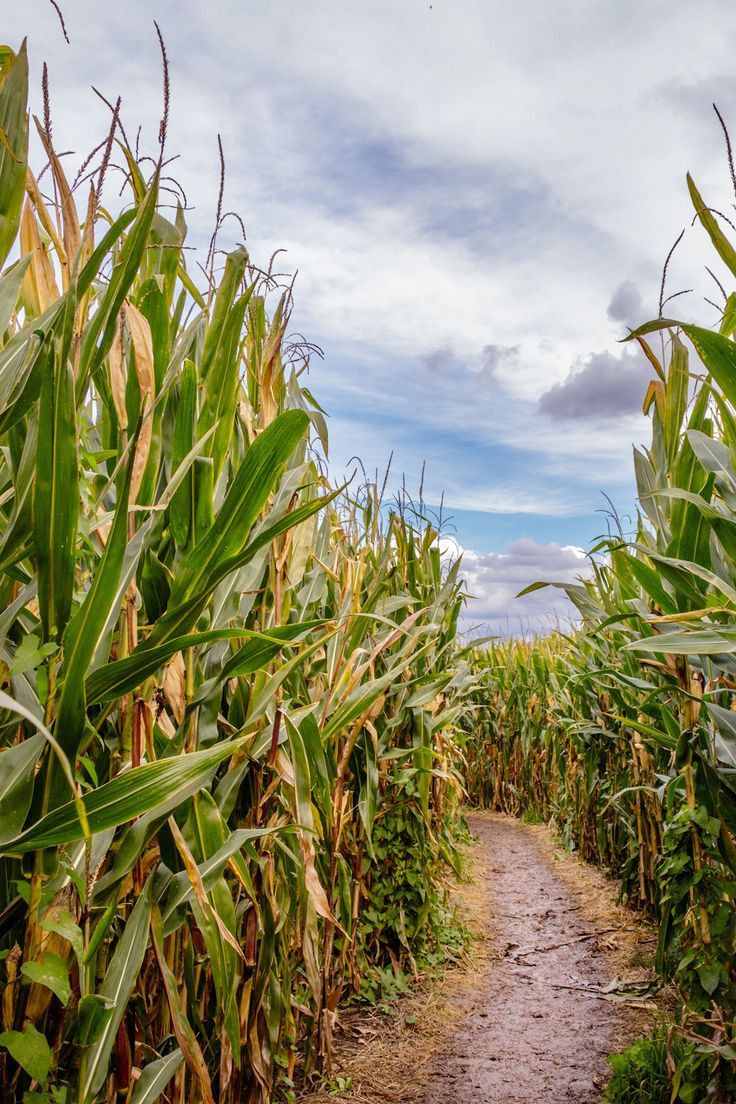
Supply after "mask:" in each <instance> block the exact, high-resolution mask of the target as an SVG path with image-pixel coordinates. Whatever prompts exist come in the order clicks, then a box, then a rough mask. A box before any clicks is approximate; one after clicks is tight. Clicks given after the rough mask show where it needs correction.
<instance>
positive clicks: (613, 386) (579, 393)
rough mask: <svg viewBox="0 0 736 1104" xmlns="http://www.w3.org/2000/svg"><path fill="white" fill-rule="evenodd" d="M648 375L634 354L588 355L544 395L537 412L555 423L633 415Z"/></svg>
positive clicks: (640, 360) (638, 405)
mask: <svg viewBox="0 0 736 1104" xmlns="http://www.w3.org/2000/svg"><path fill="white" fill-rule="evenodd" d="M650 375H651V369H650V367H649V365H648V364H647V362H646V361H645V359H644V358H643V357H642V356H640V355H638V354H636V353H629V352H623V353H622V354H621V355H620V356H614V355H613V354H612V353H592V354H591V355H590V356H589V357H587V359H586V360H585V361H584V362H583V363H582V364H581V365H579V366H576V367H574V368H572V369H571V370H570V372H569V374H568V376H567V379H565V380H563V381H562V383H556V384H555V385H554V387H550V389H549V391H545V392H544V394H543V395H542V397H541V398H540V400H539V411H540V413H541V414H546V415H547V416H548V417H550V418H553V419H554V420H556V421H559V420H562V419H568V418H569V419H574V418H612V417H616V416H618V415H622V414H635V413H636V412H637V411H638V410H639V409H640V408H641V403H642V399H643V398H644V392H645V390H646V386H647V381H648V379H649V377H650Z"/></svg>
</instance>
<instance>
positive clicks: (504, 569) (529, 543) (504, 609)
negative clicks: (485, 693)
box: [463, 537, 588, 636]
mask: <svg viewBox="0 0 736 1104" xmlns="http://www.w3.org/2000/svg"><path fill="white" fill-rule="evenodd" d="M587 573H588V561H587V560H586V558H585V557H584V556H583V553H582V552H581V550H580V549H579V548H574V547H572V546H566V545H560V544H555V543H553V542H551V543H549V544H541V543H539V542H537V541H535V540H533V539H532V538H531V537H523V538H521V539H520V540H516V541H514V542H513V543H512V544H510V545H509V546H508V547H507V548H506V549H505V550H504V551H503V552H473V551H471V550H465V552H464V553H463V575H464V578H465V581H466V587H467V590H468V591H469V593H470V594H471V595H472V597H471V598H470V599H469V600H468V604H467V607H466V609H465V611H464V614H463V626H464V628H465V629H466V631H467V630H471V629H473V628H475V627H477V626H480V627H482V631H484V632H489V633H492V634H495V635H500V636H511V635H517V634H518V633H520V632H522V633H527V632H528V633H539V632H549V631H550V630H551V629H553V628H555V627H556V626H557V625H560V624H562V625H568V624H569V623H570V622H571V621H572V620H576V619H577V611H576V610H575V607H574V606H573V605H572V603H571V602H570V601H569V600H568V598H567V596H566V594H565V593H564V591H561V590H557V589H556V588H555V589H552V588H545V589H544V590H537V591H533V592H532V593H531V594H529V595H526V596H525V597H524V598H520V599H518V600H517V598H516V595H517V594H518V593H519V591H521V590H523V589H524V587H526V586H528V585H529V583H533V582H536V581H537V580H539V579H543V580H547V579H549V580H553V581H555V582H566V583H574V582H577V580H578V577H579V576H581V575H586V574H587Z"/></svg>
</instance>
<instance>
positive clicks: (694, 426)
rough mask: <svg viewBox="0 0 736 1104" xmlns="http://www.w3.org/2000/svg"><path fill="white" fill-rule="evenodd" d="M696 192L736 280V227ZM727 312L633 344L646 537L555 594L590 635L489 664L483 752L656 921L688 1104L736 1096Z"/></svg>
mask: <svg viewBox="0 0 736 1104" xmlns="http://www.w3.org/2000/svg"><path fill="white" fill-rule="evenodd" d="M688 188H689V192H690V197H691V200H692V203H693V207H694V210H695V219H696V221H697V222H699V223H700V225H701V226H702V228H703V230H704V231H705V232H706V234H707V237H708V238H709V239H710V243H711V244H712V246H713V248H714V249H715V251H716V253H717V254H718V256H719V257H720V259H721V261H722V262H723V264H724V265H725V267H726V268H727V269H728V270H729V271H730V273H731V274H732V276H734V277H736V249H734V247H733V245H732V244H731V242H730V241H729V240H728V238H727V237H726V235H725V233H724V231H723V223H724V218H723V217H721V216H719V215H718V213H717V212H716V213H713V212H712V211H711V209H710V208H709V207H708V206H707V205H706V203H705V201H704V200H703V199H702V198H701V195H700V193H699V191H698V189H697V187H696V185H695V183H694V182H693V180H692V179H691V178H690V177H688ZM719 309H720V313H721V317H720V322H719V324H718V326H717V327H715V328H713V329H705V328H701V327H698V326H694V325H689V324H686V323H681V322H678V321H676V320H673V319H666V318H661V317H660V318H658V319H656V320H655V321H653V322H651V323H649V324H646V325H643V326H642V327H641V328H640V329H638V330H636V331H635V332H634V333H633V334H632V335H631V340H635V341H638V343H639V345H640V346H641V348H642V350H643V352H644V353H645V355H646V357H647V359H648V361H649V364H650V365H651V368H652V382H651V383H650V385H649V388H648V390H647V392H646V396H645V398H644V412H645V413H648V414H649V415H650V418H651V425H652V437H651V445H650V447H649V448H648V449H635V451H634V464H635V474H636V482H637V490H638V499H639V503H640V510H641V512H640V514H639V515H638V517H637V523H636V528H635V531H634V532H633V533H631V534H624V533H623V532H620V533H617V534H614V536H613V537H609V538H606V539H605V540H602V541H601V543H600V544H599V545H598V546H597V547H596V548H595V549H594V550H593V552H594V555H593V557H592V566H591V574H590V575H589V577H587V578H585V577H584V578H582V579H581V581H580V582H579V584H576V585H573V586H568V585H566V584H562V583H552V584H551V585H556V586H563V587H564V589H565V590H566V591H567V593H568V595H569V597H570V599H571V600H572V601H573V603H574V604H575V606H576V607H577V610H578V612H579V615H580V628H579V630H577V631H573V632H571V633H570V634H568V635H564V634H562V633H558V634H556V635H554V636H552V637H548V638H546V639H542V640H538V641H527V642H524V641H513V642H508V643H503V642H499V643H496V644H494V645H492V646H491V647H490V648H488V649H486V650H479V651H478V652H477V653H476V655H475V665H476V668H477V670H478V672H479V674H480V677H481V688H480V690H479V691H478V692H477V694H476V706H477V709H476V711H475V712H474V714H473V717H474V721H473V728H472V730H471V731H470V732H469V736H468V748H467V761H468V766H467V775H466V781H467V785H468V789H469V792H470V795H471V797H472V799H473V800H474V801H475V802H477V803H478V804H481V805H487V806H490V807H493V808H495V809H499V810H502V811H505V812H509V813H514V814H525V815H527V816H529V817H531V818H541V819H544V820H550V821H551V822H552V823H553V824H554V825H555V826H556V828H557V830H558V831H559V833H560V835H561V836H562V838H563V839H564V840H565V842H566V843H567V844H568V846H570V847H571V848H574V849H576V850H577V851H578V852H579V853H580V854H581V855H582V856H583V857H584V858H585V859H588V860H590V861H591V862H595V863H599V864H601V865H602V866H604V867H606V868H608V869H609V870H610V871H611V872H612V873H613V874H614V875H615V876H616V877H617V878H618V879H620V883H621V892H622V894H623V896H624V898H625V899H626V900H627V901H629V902H630V903H631V904H633V905H636V906H639V907H642V908H645V909H648V910H649V911H650V912H651V913H652V914H653V915H654V916H655V917H656V919H657V921H658V924H659V939H658V946H657V956H656V965H657V968H658V970H659V972H660V973H661V975H662V976H663V977H664V978H667V979H669V980H671V981H672V983H673V984H674V985H675V987H676V991H677V993H678V996H679V1000H680V1005H681V1008H680V1012H679V1015H678V1027H679V1031H680V1037H684V1038H685V1039H686V1040H688V1041H690V1042H691V1043H694V1044H695V1045H696V1050H695V1053H696V1056H697V1069H696V1070H695V1071H694V1072H693V1070H690V1071H689V1072H687V1071H684V1070H683V1069H681V1068H675V1065H674V1064H673V1071H672V1086H673V1095H672V1100H673V1101H674V1100H682V1101H698V1102H699V1101H701V1100H705V1099H708V1100H711V1099H713V1100H719V1101H728V1100H733V1099H734V1095H733V1094H734V1092H735V1091H736V1028H735V1025H734V1017H735V1016H736V963H735V962H734V953H735V951H736V628H735V627H734V626H735V620H734V619H735V617H736V343H735V342H734V334H736V293H733V292H732V293H730V294H729V293H727V292H726V290H725V289H724V290H723V303H722V307H721V308H719ZM693 352H694V354H695V355H694V356H693ZM542 585H547V584H544V583H541V582H540V583H532V584H531V585H530V587H529V588H527V589H528V590H531V589H535V588H536V587H539V586H542Z"/></svg>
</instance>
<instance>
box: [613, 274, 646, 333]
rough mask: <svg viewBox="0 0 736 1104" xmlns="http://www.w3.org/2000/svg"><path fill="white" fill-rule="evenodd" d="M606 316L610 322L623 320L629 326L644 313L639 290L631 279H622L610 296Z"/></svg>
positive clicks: (638, 320) (637, 320)
mask: <svg viewBox="0 0 736 1104" xmlns="http://www.w3.org/2000/svg"><path fill="white" fill-rule="evenodd" d="M607 313H608V317H609V318H610V319H611V321H612V322H625V323H626V324H627V325H629V326H633V325H635V324H636V323H637V322H640V321H641V320H642V318H643V315H644V303H643V301H642V297H641V292H640V291H639V289H638V287H637V286H636V284H635V283H634V282H633V281H632V280H624V282H623V283H622V284H619V286H618V287H617V288H616V290H615V291H614V293H613V295H612V296H611V302H610V303H609V304H608V312H607Z"/></svg>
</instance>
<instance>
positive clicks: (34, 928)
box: [0, 44, 472, 1104]
mask: <svg viewBox="0 0 736 1104" xmlns="http://www.w3.org/2000/svg"><path fill="white" fill-rule="evenodd" d="M0 65H1V68H0V136H1V137H2V141H0V591H1V593H2V607H3V612H2V613H1V614H0V856H1V859H0V948H2V969H3V970H4V973H5V978H4V988H3V997H2V1032H1V1033H0V1083H1V1084H2V1085H3V1099H4V1100H9V1101H11V1100H17V1101H21V1100H25V1101H27V1102H31V1101H32V1104H43V1102H51V1101H53V1102H54V1104H92V1102H94V1101H101V1100H112V1099H115V1098H116V1096H117V1098H118V1099H121V1100H122V1099H125V1100H126V1101H128V1102H129V1104H151V1102H153V1101H155V1100H158V1099H161V1100H165V1101H167V1102H169V1104H174V1102H180V1101H184V1100H187V1101H189V1102H192V1104H197V1102H203V1104H212V1102H213V1101H214V1100H215V1099H216V1100H218V1101H220V1102H222V1104H226V1102H227V1101H236V1100H238V1101H240V1100H247V1101H251V1102H256V1101H267V1100H270V1099H271V1098H272V1096H273V1094H274V1093H275V1092H276V1091H281V1090H283V1091H284V1092H288V1091H290V1086H291V1085H293V1083H294V1080H295V1079H296V1078H297V1076H304V1075H305V1074H308V1073H309V1072H310V1071H311V1070H314V1069H315V1068H317V1067H319V1066H322V1065H324V1064H326V1063H327V1064H328V1063H329V1056H330V1047H331V1037H332V1031H333V1027H334V1021H335V1018H336V1016H337V1014H338V1009H339V1005H340V1002H341V1000H343V999H345V998H346V997H347V996H349V995H350V994H363V995H364V996H365V995H366V994H368V995H370V993H371V992H372V991H373V990H372V989H371V978H372V977H374V976H375V975H376V972H377V971H381V970H386V969H389V970H391V971H393V972H394V974H395V975H396V976H399V975H400V974H401V973H402V971H405V970H411V969H415V970H416V968H417V965H416V964H417V958H420V957H421V955H422V954H423V953H425V951H427V949H433V948H435V949H436V947H437V945H438V941H439V939H440V937H441V930H440V929H441V924H442V923H443V922H444V919H445V914H444V912H443V890H442V885H443V881H442V879H443V869H446V868H448V867H449V866H451V865H452V864H453V863H454V862H456V842H455V833H454V825H455V823H456V818H457V807H458V802H459V796H460V792H461V783H460V778H459V774H458V764H459V762H460V760H459V751H458V743H457V734H458V731H459V727H460V722H461V718H462V714H463V709H464V704H463V703H464V700H465V697H466V696H467V693H468V692H469V690H470V689H471V687H472V675H471V673H470V671H469V668H468V665H467V663H466V662H465V661H464V660H463V659H462V657H461V656H460V655H459V653H458V652H457V651H456V649H455V648H454V638H455V632H456V625H457V617H458V613H459V609H460V606H461V603H462V588H461V581H460V579H459V564H458V563H455V564H452V565H447V564H443V563H442V561H441V559H440V553H439V549H438V544H437V540H436V537H437V533H436V531H435V530H434V529H433V528H432V527H431V526H428V525H427V524H425V523H423V522H417V523H414V524H412V522H411V521H410V520H409V514H408V513H407V511H406V510H403V509H395V510H393V511H389V510H387V509H386V508H385V506H384V505H383V504H382V502H381V495H380V493H379V491H378V489H377V488H376V487H375V486H370V485H369V486H366V487H364V488H362V489H361V490H360V491H354V490H352V489H346V488H337V489H335V488H334V487H332V486H331V485H330V484H329V481H328V479H327V478H326V476H325V475H324V467H323V463H322V458H323V455H324V452H325V451H326V449H327V429H326V421H325V417H324V413H323V411H322V409H321V407H320V406H319V404H318V403H317V401H316V400H315V399H314V397H313V395H312V393H311V391H310V390H309V389H308V388H307V387H305V386H304V385H303V377H304V372H305V370H306V368H307V366H308V348H307V347H305V346H304V344H303V343H302V342H300V341H292V340H290V339H289V337H288V326H289V317H290V312H291V305H292V294H291V288H290V287H285V288H282V287H279V285H278V282H277V280H276V279H275V278H274V277H273V276H272V274H271V273H270V272H269V271H266V270H263V269H261V268H259V267H258V266H257V265H256V264H255V263H254V262H253V261H252V260H251V258H250V256H249V254H248V252H247V250H246V248H245V247H244V246H243V245H239V246H237V247H236V248H234V249H232V250H231V251H230V252H228V253H227V255H225V257H224V262H223V263H222V264H221V263H220V256H221V254H220V253H219V251H217V250H216V248H215V238H213V243H212V247H211V249H210V254H209V256H208V258H207V262H206V264H205V266H204V271H205V278H204V280H203V279H202V278H200V279H199V280H198V279H197V278H196V273H194V272H192V271H190V270H189V268H188V266H187V245H186V235H187V227H186V223H185V213H184V210H183V206H182V205H181V204H180V203H178V202H177V203H176V204H175V205H174V210H173V213H172V211H171V204H170V202H169V200H170V182H169V183H166V182H165V171H164V167H163V165H164V158H163V145H164V141H165V136H166V112H167V111H168V103H167V104H166V110H165V113H164V120H163V122H162V126H161V134H160V149H159V152H158V155H157V157H155V158H153V159H151V158H143V157H140V158H139V157H138V155H137V152H136V151H135V150H133V149H132V148H131V147H130V145H129V144H128V143H127V140H126V137H125V131H124V129H123V128H122V123H121V121H120V118H119V104H118V105H115V106H114V108H113V113H112V124H111V128H110V132H109V134H108V135H107V138H106V139H105V140H104V141H103V142H102V143H101V145H100V146H99V147H98V149H97V150H96V151H95V153H94V154H93V155H92V156H91V158H89V159H87V161H86V162H85V163H84V165H83V166H82V169H81V170H80V173H79V174H78V176H77V179H76V180H74V181H72V182H70V180H69V179H68V177H67V175H66V172H65V169H64V167H63V165H62V162H61V159H60V158H59V156H57V153H56V151H55V149H54V145H53V142H52V134H51V125H50V120H49V118H48V112H46V113H45V114H44V119H43V121H39V120H38V119H35V118H34V119H33V123H32V125H33V126H34V127H35V130H36V132H37V134H38V137H39V141H40V144H41V148H42V149H43V154H44V158H45V161H46V164H45V166H44V167H43V174H39V175H38V176H37V175H35V174H34V172H33V170H32V168H31V167H30V165H29V163H28V132H29V117H28V112H27V96H28V64H27V56H26V47H25V44H24V45H23V46H22V47H21V49H20V50H19V51H17V52H15V51H13V50H11V49H9V48H3V50H2V51H1V52H0ZM166 84H167V87H168V80H167V82H166ZM118 162H119V164H118ZM115 170H119V172H120V176H121V178H122V179H123V181H124V189H125V191H124V195H125V199H124V200H122V201H121V202H120V203H119V205H118V206H119V209H115V210H113V209H110V208H109V207H108V206H107V205H106V203H105V201H104V195H103V186H104V184H105V181H106V179H107V178H108V177H109V176H110V174H111V173H112V172H113V171H115ZM43 176H45V183H44V182H43ZM42 188H45V189H46V190H45V191H44V190H42ZM85 188H86V189H87V195H86V198H84V200H81V201H80V200H79V197H80V196H81V194H82V192H83V191H84V189H85ZM49 192H50V194H47V193H49ZM219 211H220V209H218V225H217V226H216V233H217V231H218V230H219V229H220V225H219V224H220V221H221V219H220V213H219ZM399 822H400V824H401V830H402V831H403V832H404V833H405V834H406V838H410V839H411V840H413V841H414V843H415V844H416V845H417V846H418V847H420V848H421V853H422V855H423V856H424V858H425V859H426V862H427V870H426V872H425V878H424V881H423V883H422V884H421V885H417V884H416V872H415V870H414V869H413V867H408V868H404V867H402V865H401V863H400V862H399V861H398V858H397V856H396V854H395V851H392V850H391V848H387V847H386V832H385V826H386V825H390V826H392V827H391V828H390V831H391V832H394V831H399V827H398V826H399ZM386 885H388V886H390V887H391V890H392V892H393V893H395V895H396V901H397V902H398V903H397V905H396V907H395V908H394V907H392V905H391V901H388V902H387V901H386V899H385V898H386V895H385V893H383V892H382V887H384V886H386Z"/></svg>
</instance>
